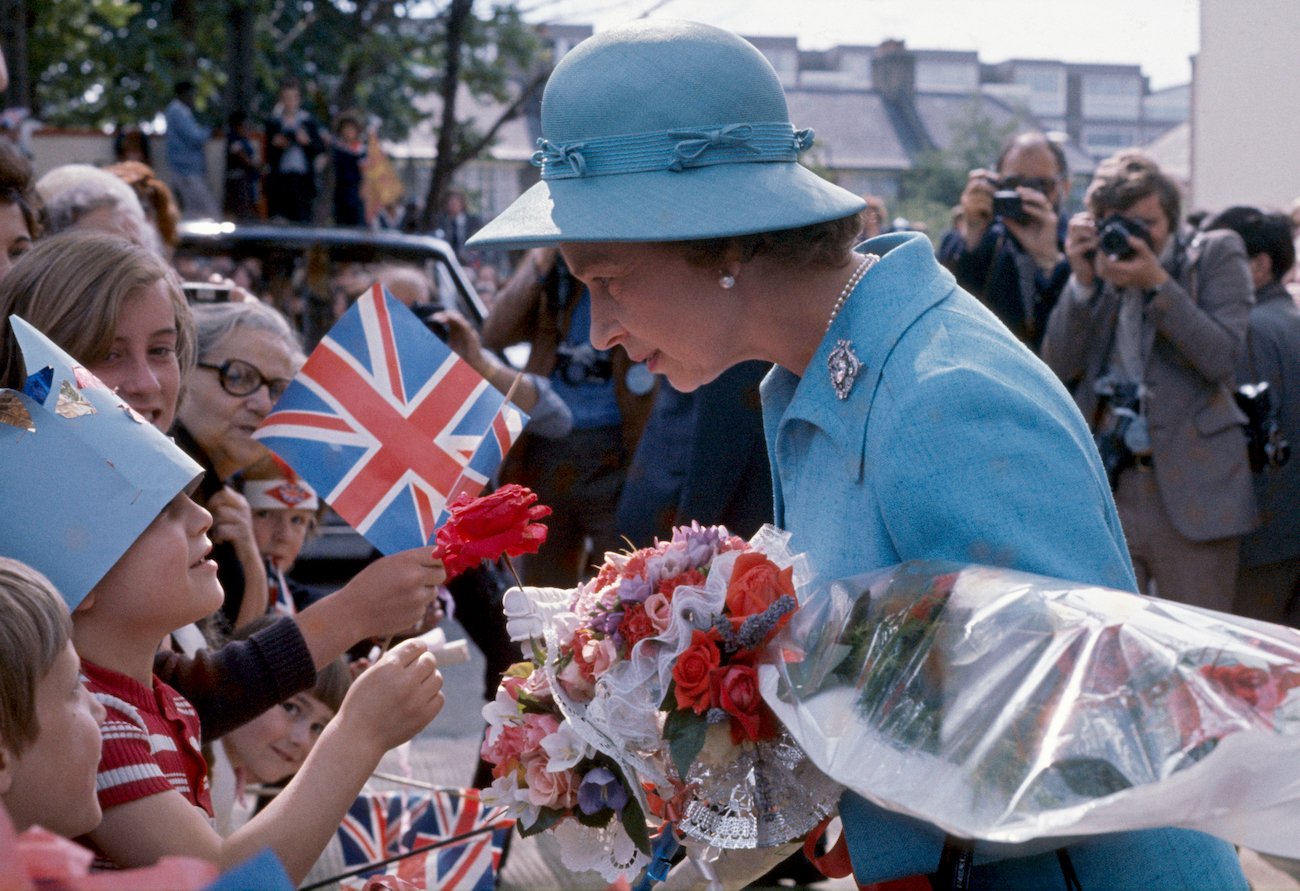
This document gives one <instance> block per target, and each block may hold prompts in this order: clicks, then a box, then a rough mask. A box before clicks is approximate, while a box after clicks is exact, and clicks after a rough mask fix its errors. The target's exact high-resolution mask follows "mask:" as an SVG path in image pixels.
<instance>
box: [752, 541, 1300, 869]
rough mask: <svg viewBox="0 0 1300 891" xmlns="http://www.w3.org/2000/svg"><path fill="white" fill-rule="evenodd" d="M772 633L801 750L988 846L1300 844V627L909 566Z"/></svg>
mask: <svg viewBox="0 0 1300 891" xmlns="http://www.w3.org/2000/svg"><path fill="white" fill-rule="evenodd" d="M783 635H784V636H783V637H779V638H778V639H777V641H776V643H777V644H778V645H782V646H784V647H785V648H786V658H787V659H791V658H793V659H795V660H796V661H783V662H772V663H769V664H767V665H764V666H763V667H762V668H761V669H760V682H761V685H762V691H763V696H764V699H765V700H766V701H767V702H768V704H769V705H770V706H771V707H772V709H773V710H774V711H775V712H776V714H777V717H779V718H780V719H781V721H782V722H783V723H784V724H785V725H786V727H787V728H788V729H789V731H790V733H791V734H792V735H793V737H794V738H795V740H796V741H797V742H798V743H799V744H800V746H802V747H803V749H804V751H805V752H807V753H808V755H809V757H810V758H811V759H812V761H813V762H814V763H815V764H816V765H817V766H818V767H820V768H821V769H822V770H823V771H824V772H825V773H826V774H828V775H829V776H831V777H833V778H834V779H836V780H838V781H840V782H841V783H844V784H845V785H846V786H848V787H849V788H851V789H852V790H854V791H855V792H857V793H858V794H860V795H862V796H863V797H865V798H867V799H868V800H870V801H872V802H875V803H876V804H878V805H881V806H882V807H885V808H888V809H890V810H893V811H898V812H902V813H905V814H910V815H912V816H915V817H919V818H921V819H923V820H925V821H927V822H929V823H933V824H935V825H937V826H939V827H941V828H943V829H944V830H945V831H947V832H948V833H950V834H952V835H955V836H958V837H961V838H967V839H975V840H978V842H979V844H978V845H977V847H979V848H980V849H982V850H988V851H994V852H996V851H997V850H998V849H999V848H1000V847H1001V846H1003V845H1009V844H1017V845H1019V844H1023V843H1033V844H1032V845H1031V848H1039V849H1047V848H1051V847H1055V846H1057V845H1059V844H1060V843H1061V842H1062V840H1063V839H1071V838H1078V837H1081V836H1088V835H1094V834H1099V833H1107V832H1118V831H1124V830H1132V829H1142V828H1151V827H1158V826H1181V827H1186V828H1189V829H1197V830H1201V831H1204V832H1208V833H1212V834H1214V835H1217V836H1220V837H1222V838H1225V839H1228V840H1230V841H1233V842H1236V843H1238V844H1241V845H1245V846H1246V847H1249V848H1252V849H1254V850H1258V851H1263V852H1266V853H1271V854H1278V855H1281V856H1285V857H1297V856H1300V769H1297V765H1300V632H1296V631H1293V630H1291V629H1288V628H1283V627H1281V626H1277V625H1270V624H1266V623H1263V622H1255V621H1252V620H1249V619H1242V618H1238V617H1235V616H1229V615H1226V614H1222V613H1216V612H1212V611H1209V610H1204V609H1198V608H1195V607H1190V606H1184V605H1181V604H1178V603H1173V602H1171V601H1166V600H1158V599H1154V598H1148V597H1140V596H1137V595H1135V594H1129V593H1124V592H1121V591H1113V590H1108V589H1105V588H1098V587H1092V586H1087V585H1080V584H1075V583H1070V582H1064V581H1060V580H1057V579H1050V578H1044V577H1042V576H1035V575H1029V574H1025V573H1018V572H1013V571H1010V570H1004V569H992V568H988V567H979V566H960V565H954V564H943V563H924V562H914V563H906V564H903V565H901V566H897V567H893V568H891V569H888V570H883V571H881V572H878V573H872V574H867V575H862V576H858V577H855V578H851V579H846V580H841V581H839V582H836V583H834V584H832V585H830V586H828V587H827V588H826V589H823V590H822V591H820V592H819V593H818V594H817V595H815V597H813V598H812V599H811V600H809V601H808V602H807V603H805V604H803V606H802V608H801V609H800V611H799V613H798V614H797V615H796V616H795V618H794V619H793V621H792V622H791V623H790V625H789V626H788V627H787V628H786V630H785V631H784V632H783ZM800 651H802V652H800ZM1020 850H1021V851H1022V852H1023V851H1026V850H1027V849H1025V848H1021V849H1020Z"/></svg>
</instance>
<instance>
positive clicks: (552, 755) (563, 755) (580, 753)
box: [542, 722, 593, 773]
mask: <svg viewBox="0 0 1300 891" xmlns="http://www.w3.org/2000/svg"><path fill="white" fill-rule="evenodd" d="M542 748H543V749H545V750H546V757H547V759H548V761H547V765H546V769H547V770H549V771H551V772H552V773H557V772H559V771H562V770H569V769H570V768H572V767H574V766H576V765H577V763H578V762H579V761H581V760H582V759H583V758H586V757H588V756H589V755H591V754H593V753H592V750H591V746H589V745H587V742H586V740H584V739H583V738H582V737H580V736H578V734H576V733H574V732H573V727H572V725H570V724H569V723H567V722H564V723H561V724H560V729H559V730H557V731H555V732H554V733H552V734H551V735H550V736H548V737H546V738H545V739H543V740H542Z"/></svg>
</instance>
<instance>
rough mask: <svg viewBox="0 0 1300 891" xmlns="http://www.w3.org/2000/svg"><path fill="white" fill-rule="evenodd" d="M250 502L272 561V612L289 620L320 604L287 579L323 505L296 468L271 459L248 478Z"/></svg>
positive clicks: (261, 544) (257, 534)
mask: <svg viewBox="0 0 1300 891" xmlns="http://www.w3.org/2000/svg"><path fill="white" fill-rule="evenodd" d="M242 476H243V478H244V497H245V498H246V499H247V500H248V506H249V508H250V509H251V510H252V512H253V538H254V539H255V540H256V541H257V549H258V551H260V552H261V554H262V558H263V559H264V560H265V561H266V579H267V583H268V585H269V586H270V592H269V596H268V598H267V604H268V607H269V611H270V612H274V613H279V614H282V615H286V616H292V615H296V614H297V612H298V610H300V609H304V608H306V606H307V605H308V604H309V603H310V602H311V601H312V600H314V599H316V598H314V597H313V596H312V593H311V592H310V591H308V590H307V589H305V588H303V587H302V586H301V585H297V584H295V583H294V582H292V581H290V580H289V579H288V578H287V577H286V573H288V571H289V570H290V568H292V567H293V564H294V562H295V561H297V559H298V555H299V554H300V553H302V548H303V545H305V544H306V543H307V537H308V536H309V535H311V533H312V531H313V530H314V529H315V528H316V520H317V515H318V514H319V513H320V499H319V498H317V496H316V491H315V490H314V489H312V487H311V486H310V485H308V484H307V483H306V482H305V481H304V480H303V479H301V478H300V477H299V476H298V475H297V474H296V473H294V471H293V468H291V467H290V466H289V465H287V464H285V463H284V462H283V461H282V460H280V459H279V458H278V457H276V456H275V455H267V456H266V457H264V458H261V459H259V460H258V461H257V463H255V464H253V465H252V466H251V467H249V468H248V469H247V470H245V471H244V472H243V474H242Z"/></svg>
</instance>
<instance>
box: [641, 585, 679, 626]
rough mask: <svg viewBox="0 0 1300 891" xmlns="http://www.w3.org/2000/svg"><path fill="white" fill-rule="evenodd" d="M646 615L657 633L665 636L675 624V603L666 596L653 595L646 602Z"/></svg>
mask: <svg viewBox="0 0 1300 891" xmlns="http://www.w3.org/2000/svg"><path fill="white" fill-rule="evenodd" d="M645 614H646V618H648V619H649V620H650V624H651V625H653V626H654V629H655V632H656V633H658V634H663V633H664V632H665V631H667V630H668V626H669V625H671V624H672V622H673V602H672V601H671V600H669V599H668V596H667V595H665V594H651V595H650V596H649V597H647V598H646V601H645Z"/></svg>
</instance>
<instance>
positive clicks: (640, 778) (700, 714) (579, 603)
mask: <svg viewBox="0 0 1300 891" xmlns="http://www.w3.org/2000/svg"><path fill="white" fill-rule="evenodd" d="M787 542H788V536H786V535H785V534H783V533H780V532H778V531H777V530H775V529H773V528H771V527H765V528H764V529H763V530H762V531H760V533H759V534H758V535H756V536H755V537H754V539H753V540H752V541H750V542H746V541H744V540H742V539H739V538H736V537H734V536H732V535H730V534H729V533H728V532H727V530H726V529H725V528H722V527H707V528H706V527H700V526H698V525H692V526H691V527H683V528H679V529H676V530H674V534H673V536H672V538H671V540H669V541H665V542H658V543H656V545H655V546H654V547H650V548H643V549H641V550H638V551H634V552H632V553H628V554H607V555H606V558H605V563H604V564H603V565H602V566H601V568H600V571H599V573H598V574H597V576H596V577H595V578H594V579H593V580H591V581H589V582H587V583H585V584H583V585H581V586H580V587H578V588H577V589H576V590H572V591H558V590H554V589H529V588H525V589H522V590H520V589H512V590H511V591H509V592H507V602H506V608H507V613H508V614H509V615H511V616H512V630H513V631H514V632H515V636H516V637H528V638H531V639H532V644H531V648H532V659H531V661H529V662H527V663H523V664H521V665H518V666H516V667H515V668H514V669H513V670H512V671H511V672H510V673H509V676H508V677H507V678H506V679H505V680H504V682H503V683H502V685H501V689H500V690H499V692H498V694H497V698H496V701H495V702H493V703H492V704H490V705H488V706H487V707H486V708H485V709H484V715H485V717H486V718H487V720H488V724H489V728H488V736H487V739H486V740H485V742H484V746H483V756H484V758H485V759H487V760H488V761H490V762H491V763H493V764H494V765H496V770H495V774H496V779H495V781H494V782H493V784H492V789H491V790H490V792H485V799H487V798H489V797H490V799H491V801H492V803H494V804H500V805H504V806H507V807H509V808H511V809H512V812H513V813H514V814H515V815H516V816H517V817H518V819H519V821H520V829H521V831H522V832H524V833H528V832H536V831H540V830H541V829H544V828H551V827H554V829H555V831H556V833H557V837H558V840H559V842H560V846H561V852H562V854H563V856H564V858H565V862H566V865H568V866H569V867H570V868H571V869H575V870H578V869H597V870H599V871H600V872H601V873H602V874H603V875H605V876H606V878H609V879H610V880H614V879H615V878H617V877H618V876H619V875H624V876H630V875H633V874H635V872H636V871H637V870H639V869H640V868H641V867H643V866H644V865H646V863H647V862H648V854H649V832H648V831H647V825H649V827H650V829H652V830H657V829H658V828H659V827H660V826H662V825H663V824H667V823H671V824H673V826H675V827H676V830H677V831H680V832H681V833H683V834H684V835H685V836H687V837H688V838H691V839H693V840H695V841H697V842H700V843H702V844H703V845H709V846H716V847H720V848H754V847H766V846H773V845H778V844H782V843H784V842H787V841H790V840H793V839H797V838H800V837H802V836H803V835H804V834H806V833H807V832H808V831H809V830H810V829H811V828H812V827H813V826H814V825H816V824H817V823H818V822H819V821H820V820H821V819H822V818H823V817H824V816H825V815H827V814H828V813H829V812H831V811H832V810H833V807H834V803H835V801H836V799H837V798H838V796H839V792H840V786H839V785H838V784H836V783H835V782H833V781H831V780H829V779H828V778H827V777H825V776H824V775H823V774H822V773H821V772H820V771H818V770H817V769H816V768H815V767H814V766H813V765H812V763H811V762H810V761H808V759H807V758H806V757H805V756H804V754H803V752H802V751H801V750H800V749H799V747H798V746H797V745H795V744H794V742H793V740H791V738H790V737H789V735H788V734H787V733H786V732H785V730H784V728H783V727H782V726H781V725H780V723H779V722H778V721H776V720H775V717H774V715H773V713H772V711H771V710H770V709H769V707H768V706H767V705H766V704H765V703H764V701H763V699H762V697H761V696H760V695H759V689H758V667H759V665H760V664H761V663H763V662H772V661H780V659H781V658H782V655H781V652H780V651H779V650H774V649H773V646H772V641H773V638H774V637H775V636H776V635H777V633H778V632H779V631H780V629H781V628H783V627H784V626H785V625H786V624H787V623H789V622H790V620H791V617H792V616H794V615H795V614H796V613H797V610H798V600H799V596H800V594H801V593H803V592H804V591H805V590H806V588H807V585H808V584H809V581H810V579H811V573H810V571H809V570H808V568H807V567H806V565H805V564H804V562H803V561H802V560H801V559H800V558H796V557H795V556H794V555H793V554H791V553H790V551H789V548H788V544H787Z"/></svg>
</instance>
